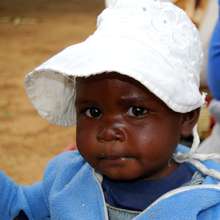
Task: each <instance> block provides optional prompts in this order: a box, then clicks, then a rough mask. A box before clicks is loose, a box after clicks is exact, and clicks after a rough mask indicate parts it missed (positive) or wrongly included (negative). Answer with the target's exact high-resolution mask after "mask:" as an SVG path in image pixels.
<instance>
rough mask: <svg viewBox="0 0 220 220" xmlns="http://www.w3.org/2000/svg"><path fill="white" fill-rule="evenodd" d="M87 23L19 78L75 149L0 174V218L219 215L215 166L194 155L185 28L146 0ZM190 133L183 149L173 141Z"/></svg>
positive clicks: (168, 6)
mask: <svg viewBox="0 0 220 220" xmlns="http://www.w3.org/2000/svg"><path fill="white" fill-rule="evenodd" d="M97 26H98V27H97V30H96V31H95V33H94V34H93V35H92V36H90V37H89V38H88V39H87V40H86V41H85V42H82V43H80V44H77V45H74V46H71V47H69V48H67V49H65V50H64V51H62V52H60V53H59V54H57V55H56V56H54V57H53V58H51V59H50V60H48V61H47V62H45V63H44V64H42V65H41V66H40V67H38V68H37V69H35V70H34V71H33V72H31V73H30V74H29V75H28V76H27V77H26V81H25V85H26V89H27V93H28V96H29V98H30V99H31V101H32V103H33V105H34V106H35V107H36V108H37V110H38V112H39V114H40V115H41V116H42V117H43V118H46V119H47V120H48V121H49V122H51V123H54V124H58V125H63V126H71V125H75V124H76V131H77V132H76V143H77V147H78V151H71V152H65V153H62V154H61V155H59V156H57V157H56V158H55V159H53V160H52V161H51V162H50V163H49V165H48V167H47V169H46V171H45V175H44V178H43V180H42V181H41V182H39V183H36V184H34V185H32V186H18V185H16V184H15V183H14V182H13V181H11V180H10V179H9V178H8V177H6V176H5V175H4V174H3V173H1V174H0V181H1V200H0V216H1V219H3V220H8V219H14V218H15V217H16V219H31V220H32V219H36V220H41V219H42V220H46V219H52V220H79V219H80V220H93V219H94V220H108V219H109V220H128V219H129V220H130V219H135V220H147V219H149V220H152V219H156V220H168V219H172V220H195V219H198V220H213V219H220V186H219V180H220V173H219V170H220V166H219V165H218V164H216V163H214V162H213V161H211V160H207V159H211V158H212V157H213V158H214V157H215V156H216V155H201V154H198V153H197V152H196V149H197V146H198V144H199V143H198V135H197V132H196V123H197V120H198V116H199V109H200V106H201V105H202V104H203V99H204V98H203V96H202V95H201V93H200V91H199V71H200V64H201V59H202V51H201V44H200V40H199V34H198V32H197V30H196V28H195V26H194V25H193V24H192V22H191V21H190V19H189V18H188V17H187V16H186V14H185V13H184V12H183V11H182V10H181V9H179V8H177V7H176V6H174V5H173V4H172V3H170V2H160V1H153V0H152V1H151V0H140V1H133V0H120V1H116V2H115V4H114V5H112V6H111V7H110V8H107V9H105V10H104V11H103V12H102V14H101V15H100V16H99V17H98V22H97ZM192 131H193V134H194V143H193V146H192V148H191V149H188V148H187V147H185V146H182V145H179V140H180V138H181V137H184V136H188V135H189V134H191V133H192ZM203 160H206V161H203Z"/></svg>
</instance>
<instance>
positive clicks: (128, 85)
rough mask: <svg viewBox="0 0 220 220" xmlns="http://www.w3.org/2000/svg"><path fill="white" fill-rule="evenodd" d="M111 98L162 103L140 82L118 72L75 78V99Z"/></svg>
mask: <svg viewBox="0 0 220 220" xmlns="http://www.w3.org/2000/svg"><path fill="white" fill-rule="evenodd" d="M105 95H106V96H108V99H109V97H110V96H111V98H113V96H114V97H115V98H116V99H121V100H130V101H131V102H132V101H134V100H136V101H141V102H144V101H156V102H160V103H163V101H162V100H161V99H159V98H158V97H157V96H156V95H155V94H153V93H152V92H151V91H150V90H149V89H148V88H147V87H145V86H144V85H143V84H141V82H139V81H137V80H136V79H133V78H132V77H129V76H127V75H123V74H120V73H118V72H104V73H101V74H95V75H91V76H89V77H77V78H76V98H77V99H88V98H93V97H94V96H95V97H101V96H102V97H105ZM163 104H164V103H163Z"/></svg>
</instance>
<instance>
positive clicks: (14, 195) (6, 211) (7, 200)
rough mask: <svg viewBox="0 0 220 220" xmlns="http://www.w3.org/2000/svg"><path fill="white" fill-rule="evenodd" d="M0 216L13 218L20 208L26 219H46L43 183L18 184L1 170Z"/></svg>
mask: <svg viewBox="0 0 220 220" xmlns="http://www.w3.org/2000/svg"><path fill="white" fill-rule="evenodd" d="M0 191H1V199H0V216H1V219H4V220H12V219H14V218H15V217H16V216H17V215H18V214H19V212H20V211H21V210H23V211H24V212H25V214H26V215H27V216H28V219H29V220H31V219H38V220H46V219H47V216H49V214H48V209H47V206H46V200H45V198H44V196H45V194H44V187H43V183H41V182H39V183H36V184H34V185H32V186H20V185H17V184H16V183H14V182H13V181H12V180H11V179H10V178H9V177H7V176H6V175H5V174H4V173H3V172H0Z"/></svg>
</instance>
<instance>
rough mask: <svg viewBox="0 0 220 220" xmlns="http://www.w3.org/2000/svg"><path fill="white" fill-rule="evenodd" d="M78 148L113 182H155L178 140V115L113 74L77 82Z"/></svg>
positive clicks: (130, 81)
mask: <svg viewBox="0 0 220 220" xmlns="http://www.w3.org/2000/svg"><path fill="white" fill-rule="evenodd" d="M76 89H77V92H76V94H77V95H76V109H77V135H76V136H77V147H78V149H79V151H80V153H81V154H82V156H83V157H84V158H85V160H86V161H88V163H89V164H90V165H91V166H92V167H94V168H95V170H96V171H98V172H100V173H101V174H103V175H106V176H108V177H109V178H111V179H114V180H133V179H137V178H159V177H162V176H165V175H168V174H169V173H170V172H171V171H172V170H173V169H174V166H175V165H172V166H168V161H169V159H170V158H171V156H172V153H173V152H174V150H175V147H176V145H177V143H178V141H179V138H180V130H181V123H180V121H181V120H180V118H181V114H179V113H175V112H173V111H172V110H170V109H169V108H168V107H167V106H166V105H165V104H164V103H163V102H162V101H160V100H159V99H158V98H157V97H156V96H154V95H153V94H152V93H150V92H149V91H148V90H147V89H146V88H145V87H143V86H142V85H141V84H140V83H138V82H137V81H135V80H133V79H131V78H129V77H126V76H122V75H120V74H117V73H111V74H110V73H108V74H101V75H97V76H92V77H89V78H86V79H83V78H79V79H78V80H77V83H76Z"/></svg>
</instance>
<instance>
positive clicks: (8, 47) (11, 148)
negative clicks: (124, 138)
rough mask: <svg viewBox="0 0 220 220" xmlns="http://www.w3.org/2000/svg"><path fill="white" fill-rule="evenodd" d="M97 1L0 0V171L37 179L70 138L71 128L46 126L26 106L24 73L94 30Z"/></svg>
mask: <svg viewBox="0 0 220 220" xmlns="http://www.w3.org/2000/svg"><path fill="white" fill-rule="evenodd" d="M103 2H104V1H102V0H92V1H91V0H63V1H60V0H33V1H30V0H1V1H0V169H3V170H4V171H5V172H6V173H7V174H8V175H10V176H11V177H12V178H13V179H14V180H16V181H18V182H19V183H25V184H26V183H32V182H33V181H36V180H39V179H40V178H41V176H42V174H43V168H44V167H45V166H46V164H47V162H48V160H49V159H50V158H51V157H52V156H54V155H55V154H57V153H59V152H60V151H62V150H63V149H64V148H65V146H67V145H68V144H69V143H73V142H74V133H75V131H74V128H60V127H56V126H52V125H49V124H48V123H47V121H45V120H43V119H41V118H40V117H39V115H38V114H37V113H36V111H35V110H34V108H33V107H32V105H31V104H30V102H29V100H28V98H27V96H26V94H25V91H24V87H23V79H24V76H25V74H26V73H28V72H29V71H31V70H32V69H33V68H34V67H36V66H37V65H39V64H40V63H42V62H43V61H44V60H46V59H47V58H49V57H50V56H52V55H53V54H55V53H56V52H58V51H60V50H61V49H62V48H64V47H66V46H68V45H71V44H73V43H75V42H79V41H81V40H83V39H85V38H86V36H88V35H89V34H90V33H91V32H92V31H93V30H94V28H95V22H96V16H97V14H98V13H99V12H100V11H101V10H102V8H103V7H104V3H103Z"/></svg>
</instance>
